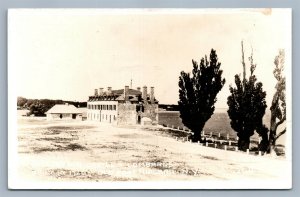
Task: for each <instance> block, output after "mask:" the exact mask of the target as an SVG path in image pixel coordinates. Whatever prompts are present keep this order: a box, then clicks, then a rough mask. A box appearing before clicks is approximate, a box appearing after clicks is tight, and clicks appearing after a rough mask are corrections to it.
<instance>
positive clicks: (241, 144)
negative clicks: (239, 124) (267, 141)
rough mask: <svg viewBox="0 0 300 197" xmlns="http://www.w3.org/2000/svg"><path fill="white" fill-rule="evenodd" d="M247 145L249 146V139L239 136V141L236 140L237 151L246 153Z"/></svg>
mask: <svg viewBox="0 0 300 197" xmlns="http://www.w3.org/2000/svg"><path fill="white" fill-rule="evenodd" d="M249 145H250V137H246V136H239V140H238V149H239V150H241V151H244V152H246V151H247V149H249Z"/></svg>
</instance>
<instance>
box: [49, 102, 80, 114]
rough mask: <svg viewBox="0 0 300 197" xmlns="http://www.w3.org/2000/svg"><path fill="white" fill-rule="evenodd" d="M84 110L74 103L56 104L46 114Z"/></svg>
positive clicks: (73, 112)
mask: <svg viewBox="0 0 300 197" xmlns="http://www.w3.org/2000/svg"><path fill="white" fill-rule="evenodd" d="M81 113H82V112H81V111H80V110H79V109H78V108H76V107H75V106H74V105H69V104H56V105H54V106H53V107H52V108H51V109H49V110H48V111H47V112H46V114H81Z"/></svg>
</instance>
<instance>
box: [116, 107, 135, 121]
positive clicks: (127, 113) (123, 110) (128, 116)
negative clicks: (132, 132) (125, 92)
mask: <svg viewBox="0 0 300 197" xmlns="http://www.w3.org/2000/svg"><path fill="white" fill-rule="evenodd" d="M117 122H118V124H119V125H135V124H136V123H137V113H136V104H131V103H119V104H118V117H117Z"/></svg>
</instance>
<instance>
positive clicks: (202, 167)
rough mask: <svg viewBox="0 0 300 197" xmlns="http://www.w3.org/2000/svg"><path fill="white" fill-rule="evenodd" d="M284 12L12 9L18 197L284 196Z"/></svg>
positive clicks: (287, 89)
mask: <svg viewBox="0 0 300 197" xmlns="http://www.w3.org/2000/svg"><path fill="white" fill-rule="evenodd" d="M291 28H292V27H291V10H290V9H271V8H268V9H11V10H9V11H8V102H9V103H8V119H9V122H8V127H9V128H8V135H9V137H8V143H9V147H8V149H9V150H8V157H9V160H8V168H9V169H8V175H9V176H8V187H9V188H11V189H289V188H291V187H292V162H291V161H292V156H291V155H292V149H291V147H292V129H291V128H292V126H291V125H292V122H291V120H292V117H291V114H292V113H291V112H292V106H291V103H292V102H291V80H292V79H291V69H292V64H291V59H292V56H291V54H292V52H291V45H292V38H291Z"/></svg>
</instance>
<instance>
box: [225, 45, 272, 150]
mask: <svg viewBox="0 0 300 197" xmlns="http://www.w3.org/2000/svg"><path fill="white" fill-rule="evenodd" d="M249 62H250V76H249V78H248V79H247V76H246V62H245V57H244V48H243V42H242V65H243V78H242V79H241V77H240V75H235V86H236V87H232V86H230V87H229V90H230V93H231V95H230V96H229V97H228V98H227V104H228V107H229V109H228V111H227V113H228V115H229V118H230V119H231V121H230V125H231V127H232V129H233V130H234V131H236V132H237V136H238V137H239V139H238V149H239V150H242V151H246V150H247V149H248V148H249V145H250V137H251V136H252V135H253V134H254V131H255V130H256V131H258V133H261V134H260V135H262V137H263V139H264V140H266V139H265V134H264V133H265V132H266V127H265V126H264V125H263V121H262V120H263V116H264V114H265V110H266V107H267V105H266V100H265V98H266V92H265V91H263V88H262V87H263V84H262V83H261V82H257V78H256V76H255V75H254V71H255V68H256V64H254V63H253V53H252V54H251V56H250V57H249Z"/></svg>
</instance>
